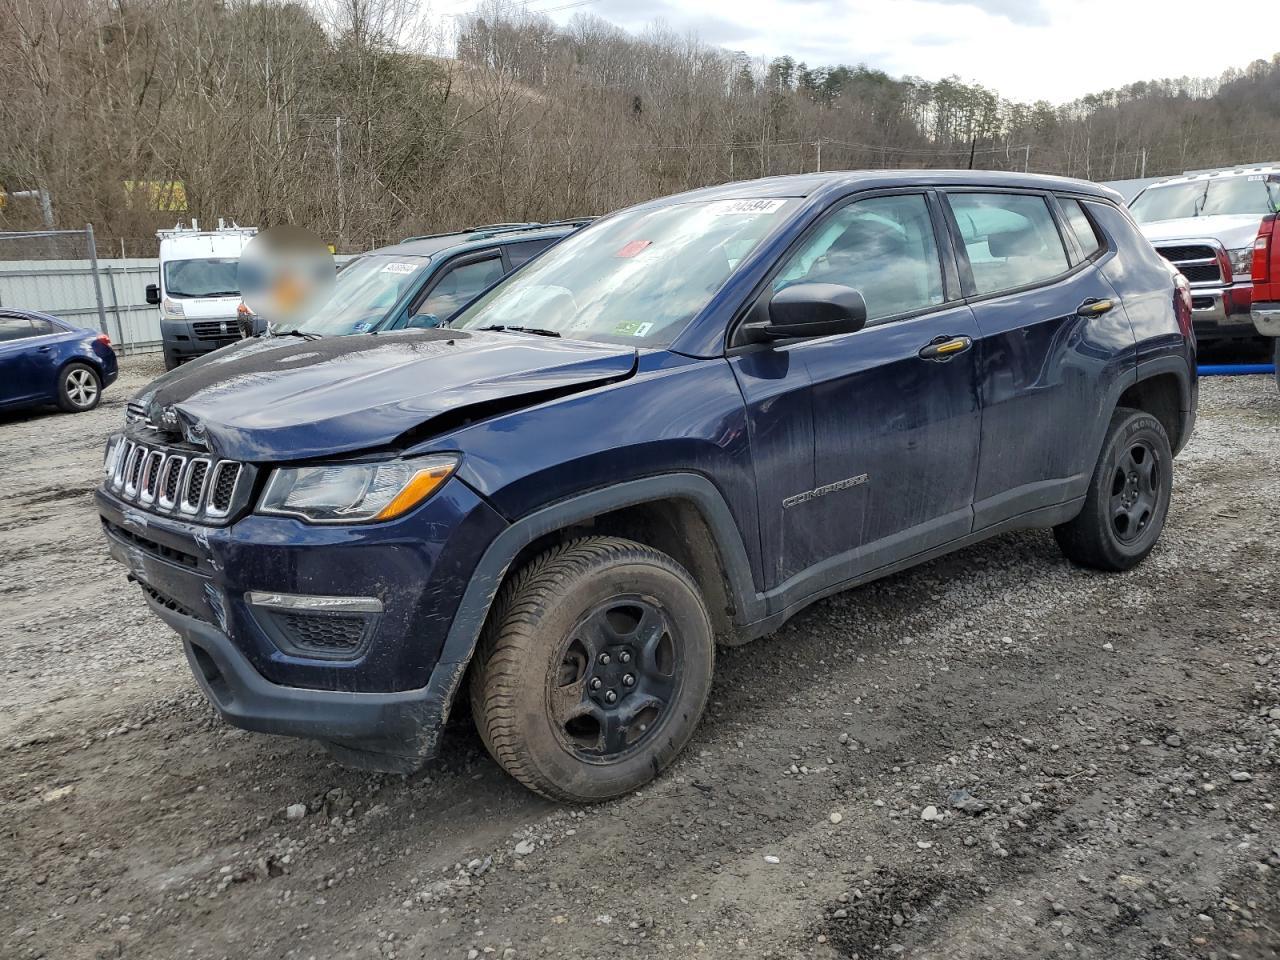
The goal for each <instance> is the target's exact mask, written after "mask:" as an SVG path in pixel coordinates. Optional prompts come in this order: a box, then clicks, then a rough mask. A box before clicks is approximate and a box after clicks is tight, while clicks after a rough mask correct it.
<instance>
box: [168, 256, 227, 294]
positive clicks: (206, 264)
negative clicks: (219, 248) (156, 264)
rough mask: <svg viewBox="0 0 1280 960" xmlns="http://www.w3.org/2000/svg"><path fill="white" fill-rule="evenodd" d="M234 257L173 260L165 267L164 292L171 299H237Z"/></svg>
mask: <svg viewBox="0 0 1280 960" xmlns="http://www.w3.org/2000/svg"><path fill="white" fill-rule="evenodd" d="M239 265H240V261H239V259H237V258H234V257H217V258H210V259H207V260H170V261H169V262H168V263H166V264H165V265H164V292H165V293H166V294H168V295H169V296H171V297H238V296H240V283H239V281H238V280H236V269H237V268H238V267H239Z"/></svg>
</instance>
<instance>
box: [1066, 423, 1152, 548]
mask: <svg viewBox="0 0 1280 960" xmlns="http://www.w3.org/2000/svg"><path fill="white" fill-rule="evenodd" d="M1172 490H1173V451H1172V450H1171V449H1170V447H1169V437H1168V435H1167V434H1166V433H1165V430H1164V427H1163V426H1162V425H1161V423H1160V421H1159V420H1157V419H1156V418H1155V417H1153V416H1151V415H1150V414H1148V413H1143V412H1142V411H1140V410H1132V409H1129V408H1126V407H1121V408H1119V409H1118V410H1116V412H1115V414H1114V415H1113V416H1112V417H1111V426H1110V427H1109V428H1108V430H1107V437H1106V440H1105V441H1104V442H1103V444H1102V456H1101V457H1099V458H1098V465H1097V466H1096V467H1095V468H1094V471H1093V478H1092V480H1091V481H1090V483H1089V490H1088V493H1087V494H1086V496H1085V502H1084V508H1083V509H1082V510H1081V511H1080V514H1079V515H1078V516H1077V517H1076V518H1075V519H1074V520H1071V521H1069V522H1067V523H1064V524H1062V525H1060V526H1057V527H1054V529H1053V533H1054V536H1055V537H1056V538H1057V540H1058V546H1059V547H1061V548H1062V552H1063V553H1065V554H1066V555H1067V557H1068V558H1069V559H1071V560H1073V561H1075V562H1076V563H1078V564H1081V565H1082V566H1086V567H1095V568H1097V569H1099V570H1128V569H1129V568H1130V567H1133V566H1136V565H1137V564H1139V563H1141V562H1142V560H1143V559H1144V558H1145V557H1146V556H1147V554H1149V553H1150V552H1151V550H1152V548H1154V547H1155V545H1156V541H1157V540H1158V539H1160V531H1161V530H1163V529H1164V521H1165V517H1166V515H1167V514H1168V512H1169V498H1170V494H1171V492H1172Z"/></svg>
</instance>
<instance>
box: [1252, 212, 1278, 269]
mask: <svg viewBox="0 0 1280 960" xmlns="http://www.w3.org/2000/svg"><path fill="white" fill-rule="evenodd" d="M1275 226H1276V215H1275V214H1274V213H1272V214H1268V215H1267V216H1265V217H1263V218H1262V226H1260V227H1258V239H1256V240H1254V241H1253V282H1254V283H1267V282H1268V281H1269V280H1270V279H1271V236H1272V234H1273V232H1274V231H1275Z"/></svg>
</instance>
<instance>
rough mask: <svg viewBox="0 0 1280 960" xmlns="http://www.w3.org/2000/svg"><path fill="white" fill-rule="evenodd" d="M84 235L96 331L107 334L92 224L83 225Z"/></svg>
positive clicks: (105, 314) (96, 247) (105, 312)
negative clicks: (96, 302) (91, 280)
mask: <svg viewBox="0 0 1280 960" xmlns="http://www.w3.org/2000/svg"><path fill="white" fill-rule="evenodd" d="M84 235H85V239H86V240H87V241H88V243H89V267H90V269H91V270H92V271H93V295H94V297H96V298H97V301H98V329H99V330H101V331H102V332H103V333H107V310H106V307H104V306H103V304H102V282H101V281H100V280H99V278H98V246H97V244H96V243H94V240H93V224H92V223H86V224H85V225H84ZM117 319H118V316H117ZM109 335H110V334H108V336H109Z"/></svg>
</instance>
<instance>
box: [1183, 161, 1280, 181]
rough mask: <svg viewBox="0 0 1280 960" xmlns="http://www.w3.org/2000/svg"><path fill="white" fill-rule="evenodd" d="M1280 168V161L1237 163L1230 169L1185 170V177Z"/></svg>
mask: <svg viewBox="0 0 1280 960" xmlns="http://www.w3.org/2000/svg"><path fill="white" fill-rule="evenodd" d="M1277 168H1280V161H1276V160H1272V161H1267V160H1259V161H1258V162H1257V163H1236V164H1233V165H1231V166H1229V167H1205V168H1204V169H1202V170H1183V171H1182V176H1184V177H1199V176H1203V175H1204V174H1206V173H1248V172H1250V171H1256V170H1269V169H1277Z"/></svg>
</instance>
